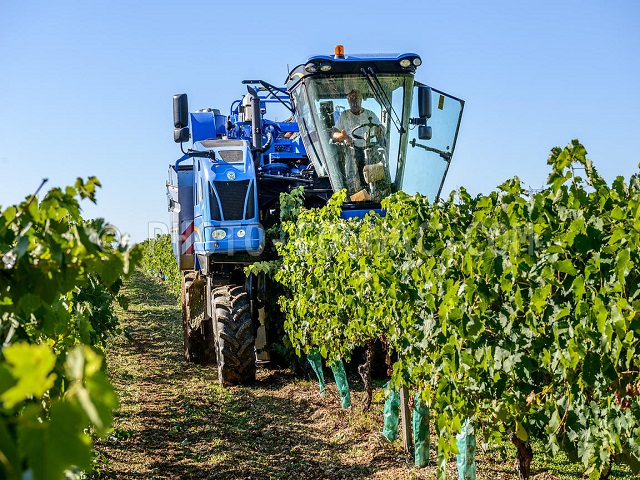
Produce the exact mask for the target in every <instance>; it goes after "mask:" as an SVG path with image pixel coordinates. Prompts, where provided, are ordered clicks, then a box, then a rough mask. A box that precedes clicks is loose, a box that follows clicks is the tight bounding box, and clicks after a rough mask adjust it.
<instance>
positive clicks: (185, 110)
mask: <svg viewBox="0 0 640 480" xmlns="http://www.w3.org/2000/svg"><path fill="white" fill-rule="evenodd" d="M173 126H174V127H175V128H184V127H188V126H189V103H188V101H187V94H186V93H179V94H177V95H174V96H173Z"/></svg>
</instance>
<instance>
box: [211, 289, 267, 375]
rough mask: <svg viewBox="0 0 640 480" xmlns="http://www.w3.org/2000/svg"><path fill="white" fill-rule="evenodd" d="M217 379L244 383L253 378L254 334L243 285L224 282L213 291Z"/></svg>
mask: <svg viewBox="0 0 640 480" xmlns="http://www.w3.org/2000/svg"><path fill="white" fill-rule="evenodd" d="M211 307H212V308H211V310H212V312H213V316H214V318H213V321H214V332H215V337H216V353H217V363H218V380H219V381H220V384H221V385H224V386H230V385H246V384H250V383H253V382H254V381H255V379H256V352H255V343H256V339H255V333H254V329H253V322H252V319H251V307H250V305H249V297H248V295H247V292H246V291H245V289H244V287H239V286H235V285H225V286H222V287H218V288H216V289H215V290H214V291H213V295H212V305H211Z"/></svg>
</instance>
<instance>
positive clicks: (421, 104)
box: [418, 86, 431, 118]
mask: <svg viewBox="0 0 640 480" xmlns="http://www.w3.org/2000/svg"><path fill="white" fill-rule="evenodd" d="M418 115H420V118H431V87H427V86H423V87H419V88H418Z"/></svg>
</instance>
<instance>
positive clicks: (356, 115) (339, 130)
mask: <svg viewBox="0 0 640 480" xmlns="http://www.w3.org/2000/svg"><path fill="white" fill-rule="evenodd" d="M347 101H348V102H349V110H345V111H344V112H342V114H341V115H340V118H338V121H337V122H336V125H335V127H334V130H333V134H332V138H333V141H334V142H336V143H344V144H345V145H347V146H352V147H353V148H354V156H355V161H356V167H357V170H358V172H359V174H360V177H361V183H362V185H364V178H363V177H362V169H363V168H364V166H365V155H364V147H365V140H364V135H365V132H367V129H368V128H369V129H372V130H369V133H373V134H374V135H381V134H382V127H381V126H380V120H379V119H378V117H377V116H376V114H375V113H373V112H372V111H371V110H368V109H366V108H362V95H361V94H360V92H359V91H357V90H355V89H354V90H351V91H350V92H349V93H348V94H347ZM359 126H362V127H363V128H359V129H357V130H356V131H355V132H354V129H355V128H356V127H359ZM354 133H355V134H354ZM358 137H360V138H358Z"/></svg>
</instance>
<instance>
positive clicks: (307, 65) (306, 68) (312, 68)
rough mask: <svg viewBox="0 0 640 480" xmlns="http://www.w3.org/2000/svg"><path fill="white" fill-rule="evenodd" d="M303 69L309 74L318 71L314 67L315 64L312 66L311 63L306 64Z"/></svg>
mask: <svg viewBox="0 0 640 480" xmlns="http://www.w3.org/2000/svg"><path fill="white" fill-rule="evenodd" d="M304 69H305V70H306V71H307V72H309V73H315V72H316V71H317V70H318V69H317V67H316V66H315V64H313V63H307V64H306V65H305V66H304Z"/></svg>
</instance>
